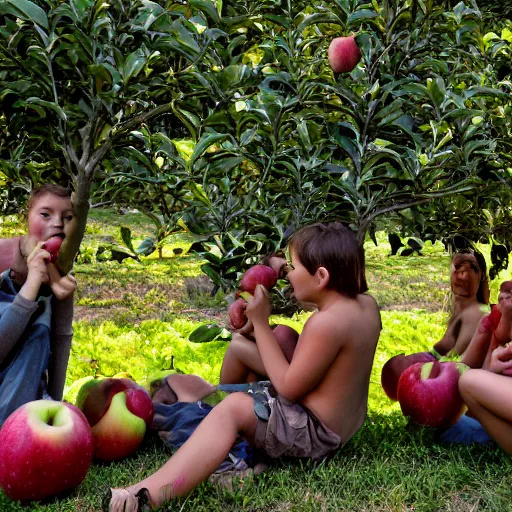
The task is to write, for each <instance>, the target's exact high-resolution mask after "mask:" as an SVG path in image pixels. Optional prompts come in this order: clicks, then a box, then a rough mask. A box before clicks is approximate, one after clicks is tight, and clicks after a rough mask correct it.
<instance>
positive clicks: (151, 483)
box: [109, 393, 257, 512]
mask: <svg viewBox="0 0 512 512" xmlns="http://www.w3.org/2000/svg"><path fill="white" fill-rule="evenodd" d="M256 422H257V418H256V415H255V413H254V402H253V399H252V398H251V397H250V396H248V395H245V394H243V393H233V394H232V395H230V396H228V397H226V398H225V399H224V400H223V401H222V402H221V403H220V404H219V405H217V406H216V407H214V408H213V410H212V411H211V412H210V414H208V416H206V418H205V419H204V420H203V421H202V422H201V423H200V425H199V426H198V427H197V429H196V430H195V432H194V433H193V434H192V435H191V436H190V438H189V439H188V441H187V442H186V443H185V444H184V445H183V446H182V447H181V448H180V449H179V450H178V451H177V452H176V453H175V454H174V455H173V456H172V457H171V458H170V459H169V460H168V461H167V462H166V463H165V464H164V465H163V466H162V467H161V468H160V469H159V470H158V471H156V472H155V473H153V474H152V475H151V476H150V477H148V478H146V479H145V480H142V481H141V482H139V483H137V484H134V485H132V486H130V487H128V488H127V489H126V490H127V491H128V492H129V493H131V494H132V495H133V494H135V493H137V492H138V491H139V490H140V489H141V488H146V489H147V490H148V492H149V497H150V500H151V504H152V505H153V506H154V507H155V508H157V507H159V506H161V505H162V504H163V503H164V502H166V501H168V500H170V499H171V498H172V497H174V496H183V495H185V494H187V493H188V492H189V491H191V490H192V489H193V488H194V487H196V486H197V485H198V484H200V483H201V482H202V481H204V480H206V479H207V478H208V477H209V476H210V475H211V474H212V473H213V472H214V471H215V470H216V469H217V468H218V467H219V466H220V464H221V462H222V461H223V460H224V458H225V457H226V455H227V454H228V453H229V450H230V449H231V447H232V446H233V444H234V442H235V440H236V438H237V436H238V434H241V435H243V436H244V437H246V438H247V439H248V440H249V441H251V440H252V439H253V437H254V432H255V429H256ZM113 501H114V500H112V502H111V503H113ZM118 507H119V508H118ZM123 507H124V502H123V503H119V504H118V505H116V506H113V505H111V507H110V509H109V510H110V512H118V511H119V512H120V511H123V510H124V508H123Z"/></svg>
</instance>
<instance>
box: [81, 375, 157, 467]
mask: <svg viewBox="0 0 512 512" xmlns="http://www.w3.org/2000/svg"><path fill="white" fill-rule="evenodd" d="M77 405H78V406H79V407H80V409H82V411H83V412H84V415H85V417H86V418H87V420H88V422H89V424H90V426H91V431H92V435H93V437H94V445H95V446H94V456H95V457H96V458H97V459H101V460H105V461H114V460H119V459H122V458H124V457H127V456H128V455H131V454H132V453H133V452H135V450H137V448H138V447H139V446H140V444H141V442H142V440H143V439H144V435H145V433H146V428H147V426H149V425H151V422H152V420H153V414H154V409H153V402H152V401H151V397H150V396H149V393H148V392H147V391H146V390H145V389H144V388H143V387H142V386H139V385H138V384H137V383H136V382H134V381H133V380H130V379H114V378H108V379H102V380H98V379H95V380H93V381H89V382H86V383H85V384H84V387H83V388H82V389H81V390H80V392H79V393H78V397H77Z"/></svg>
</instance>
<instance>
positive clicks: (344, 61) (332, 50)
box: [327, 36, 361, 73]
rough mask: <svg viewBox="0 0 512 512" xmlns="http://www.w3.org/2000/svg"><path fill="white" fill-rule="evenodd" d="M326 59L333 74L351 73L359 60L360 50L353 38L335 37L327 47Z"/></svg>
mask: <svg viewBox="0 0 512 512" xmlns="http://www.w3.org/2000/svg"><path fill="white" fill-rule="evenodd" d="M327 58H328V59H329V64H330V66H331V69H332V70H333V71H334V72H335V73H347V72H349V71H352V70H353V69H354V68H355V67H356V66H357V64H358V62H359V61H360V60H361V50H360V49H359V46H357V43H356V41H355V36H348V37H335V38H334V39H333V40H332V41H331V44H330V45H329V49H328V51H327Z"/></svg>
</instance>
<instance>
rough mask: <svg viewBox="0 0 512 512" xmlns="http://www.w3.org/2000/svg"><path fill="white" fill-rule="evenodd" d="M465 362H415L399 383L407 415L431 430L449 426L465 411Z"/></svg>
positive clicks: (403, 406)
mask: <svg viewBox="0 0 512 512" xmlns="http://www.w3.org/2000/svg"><path fill="white" fill-rule="evenodd" d="M467 369H468V367H467V366H466V365H465V364H463V363H454V362H445V363H440V362H439V361H432V362H428V363H415V364H413V365H412V366H410V367H409V368H407V369H405V370H404V371H403V373H402V375H401V376H400V380H399V381H398V392H397V395H398V402H399V403H400V408H401V409H402V412H403V414H404V416H408V417H410V418H411V420H412V421H414V422H416V423H418V424H420V425H427V426H429V427H449V426H450V425H452V424H453V423H455V422H456V421H457V419H458V418H459V416H460V415H461V414H462V413H463V412H464V410H465V405H464V401H463V400H462V397H461V395H460V393H459V386H458V383H459V377H460V376H461V374H462V373H464V371H465V370H467Z"/></svg>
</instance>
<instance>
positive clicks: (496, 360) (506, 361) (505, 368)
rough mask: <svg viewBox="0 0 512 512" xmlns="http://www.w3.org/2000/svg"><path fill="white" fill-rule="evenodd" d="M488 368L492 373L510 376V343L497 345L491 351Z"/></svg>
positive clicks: (511, 356) (511, 367)
mask: <svg viewBox="0 0 512 512" xmlns="http://www.w3.org/2000/svg"><path fill="white" fill-rule="evenodd" d="M489 370H490V371H491V372H494V373H498V374H502V375H508V376H512V345H511V344H507V345H505V346H499V347H497V348H495V349H494V350H493V351H492V353H491V361H490V363H489Z"/></svg>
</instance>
